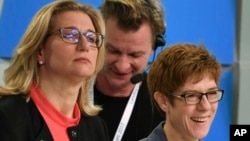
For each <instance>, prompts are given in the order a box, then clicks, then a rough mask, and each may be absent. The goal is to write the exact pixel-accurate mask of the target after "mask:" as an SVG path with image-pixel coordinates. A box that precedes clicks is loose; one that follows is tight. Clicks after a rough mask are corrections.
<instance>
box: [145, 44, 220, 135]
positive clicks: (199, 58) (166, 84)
mask: <svg viewBox="0 0 250 141" xmlns="http://www.w3.org/2000/svg"><path fill="white" fill-rule="evenodd" d="M221 71H222V68H221V65H220V63H219V62H218V61H217V60H216V58H215V56H214V55H212V54H210V53H209V51H208V50H207V49H206V48H205V46H204V45H194V44H175V45H172V46H169V47H167V48H165V49H164V50H163V51H162V52H160V53H159V55H158V57H157V59H156V60H155V61H154V62H153V64H152V65H151V67H150V71H149V74H148V80H147V82H148V87H149V91H150V93H151V94H152V97H154V100H155V102H156V103H157V105H158V106H159V109H160V110H161V112H162V113H164V115H166V116H167V117H166V119H167V122H168V123H167V124H168V125H166V126H172V127H173V126H175V129H174V130H175V131H173V132H182V133H183V135H182V137H185V138H195V139H197V138H198V139H201V138H203V137H204V136H206V134H207V133H208V130H209V128H210V125H211V123H212V121H213V118H214V116H215V113H216V111H217V105H218V102H217V101H216V100H215V101H216V102H209V100H208V99H207V97H206V96H204V95H203V96H202V97H201V98H200V97H199V98H200V99H199V100H200V101H199V103H193V104H190V103H189V104H188V103H187V102H186V101H185V99H184V97H181V96H180V95H181V94H187V93H189V94H190V95H189V96H192V97H193V94H198V96H200V94H201V93H203V94H204V93H208V92H210V93H211V94H213V97H214V96H215V99H217V95H216V92H217V90H218V89H220V88H219V78H220V75H221ZM214 93H215V94H214ZM173 94H176V95H177V96H173ZM201 123H202V125H199V124H201ZM198 125H199V126H198ZM170 128H171V127H170Z"/></svg>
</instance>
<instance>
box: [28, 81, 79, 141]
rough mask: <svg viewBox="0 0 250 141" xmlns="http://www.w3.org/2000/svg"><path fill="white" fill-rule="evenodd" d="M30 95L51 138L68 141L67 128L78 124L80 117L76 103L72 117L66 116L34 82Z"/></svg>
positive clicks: (56, 140)
mask: <svg viewBox="0 0 250 141" xmlns="http://www.w3.org/2000/svg"><path fill="white" fill-rule="evenodd" d="M30 96H31V98H32V99H33V101H34V103H35V105H36V106H37V108H38V110H39V112H40V113H41V115H42V117H43V118H44V120H45V122H46V123H47V126H48V127H49V130H50V132H51V134H52V136H53V139H54V140H55V141H69V137H68V134H67V128H68V127H72V126H76V125H78V124H79V121H80V117H81V112H80V109H79V106H78V104H77V103H76V105H75V107H74V118H68V117H66V116H64V115H63V114H62V113H60V111H58V110H57V109H56V108H55V107H54V106H53V105H52V103H50V101H49V100H48V99H47V98H46V97H45V96H44V94H43V92H42V91H41V89H40V88H39V87H38V85H37V84H36V83H34V84H32V86H31V90H30Z"/></svg>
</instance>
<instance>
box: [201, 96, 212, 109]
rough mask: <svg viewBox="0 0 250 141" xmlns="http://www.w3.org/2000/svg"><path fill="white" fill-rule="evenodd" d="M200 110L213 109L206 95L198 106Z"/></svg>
mask: <svg viewBox="0 0 250 141" xmlns="http://www.w3.org/2000/svg"><path fill="white" fill-rule="evenodd" d="M198 107H199V109H203V110H204V109H209V108H210V107H211V103H210V102H209V101H208V99H207V96H206V95H202V97H201V100H200V103H199V104H198Z"/></svg>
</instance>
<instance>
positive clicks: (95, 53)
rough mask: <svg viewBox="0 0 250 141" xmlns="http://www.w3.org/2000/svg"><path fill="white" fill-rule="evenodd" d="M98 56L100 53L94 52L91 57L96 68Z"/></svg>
mask: <svg viewBox="0 0 250 141" xmlns="http://www.w3.org/2000/svg"><path fill="white" fill-rule="evenodd" d="M97 56H98V51H93V53H92V54H91V55H90V59H91V62H92V64H93V66H94V67H95V66H96V62H97Z"/></svg>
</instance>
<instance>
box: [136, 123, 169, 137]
mask: <svg viewBox="0 0 250 141" xmlns="http://www.w3.org/2000/svg"><path fill="white" fill-rule="evenodd" d="M164 124H165V122H164V121H163V122H161V123H160V124H159V125H158V126H157V127H156V128H155V129H154V130H153V131H152V132H151V133H150V134H149V136H148V137H147V138H144V139H142V140H140V141H168V140H167V138H166V135H165V133H164V131H163V126H164Z"/></svg>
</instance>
